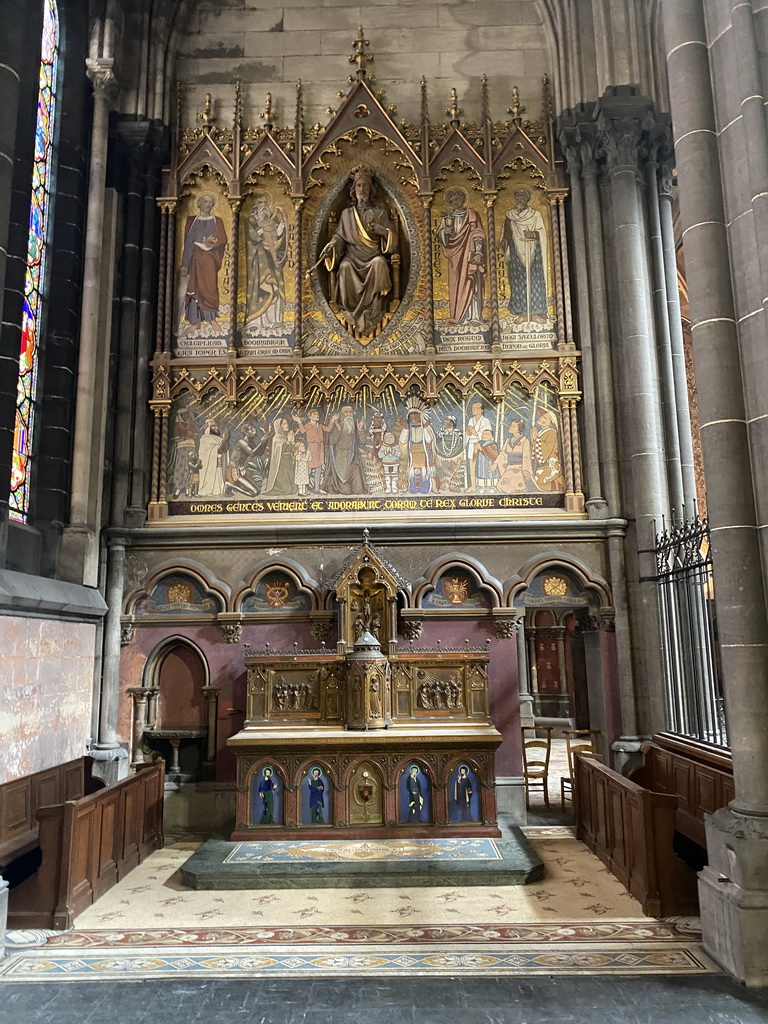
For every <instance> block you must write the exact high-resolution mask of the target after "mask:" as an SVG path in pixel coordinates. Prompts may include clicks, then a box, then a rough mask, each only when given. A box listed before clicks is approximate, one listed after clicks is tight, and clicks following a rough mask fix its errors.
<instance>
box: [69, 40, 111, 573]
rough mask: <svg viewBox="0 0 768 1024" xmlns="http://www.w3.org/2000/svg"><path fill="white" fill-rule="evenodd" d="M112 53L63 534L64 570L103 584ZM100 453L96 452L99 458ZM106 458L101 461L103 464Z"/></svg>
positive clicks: (104, 78) (96, 102)
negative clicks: (99, 441)
mask: <svg viewBox="0 0 768 1024" xmlns="http://www.w3.org/2000/svg"><path fill="white" fill-rule="evenodd" d="M113 63H114V61H113V59H112V57H93V58H89V59H88V61H87V72H88V77H89V78H90V79H91V82H92V83H93V120H92V122H91V157H90V166H89V173H88V204H87V215H86V216H87V219H86V227H85V256H84V261H83V268H84V269H83V300H82V308H81V321H80V351H79V357H78V368H77V406H76V411H75V434H74V442H73V447H72V484H71V498H70V522H69V526H68V527H67V529H66V531H65V533H64V536H63V537H62V549H61V571H62V574H63V575H64V576H65V577H66V578H68V579H70V580H71V581H72V582H74V583H85V584H86V585H88V586H97V584H98V569H99V527H100V514H99V510H100V504H101V491H102V486H103V457H102V458H101V460H100V459H99V448H98V446H97V447H96V448H95V449H94V446H93V440H94V437H97V438H101V437H103V432H104V423H103V421H102V415H101V414H100V413H101V410H103V408H104V395H103V394H102V388H103V387H104V383H105V382H104V380H103V376H104V374H103V366H104V354H103V346H104V344H105V343H106V342H105V339H104V338H103V337H102V332H103V324H102V311H103V308H104V306H103V303H104V297H103V296H102V285H103V280H104V279H103V276H102V269H103V260H104V227H105V211H106V180H107V149H108V142H109V111H110V108H111V106H112V101H113V98H114V96H115V94H116V91H117V85H116V81H115V76H114V73H113V71H112V67H113ZM94 453H95V456H96V457H94ZM100 463H101V464H100Z"/></svg>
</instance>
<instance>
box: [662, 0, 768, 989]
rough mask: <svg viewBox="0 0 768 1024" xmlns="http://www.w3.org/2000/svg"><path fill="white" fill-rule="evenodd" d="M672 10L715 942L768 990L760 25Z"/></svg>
mask: <svg viewBox="0 0 768 1024" xmlns="http://www.w3.org/2000/svg"><path fill="white" fill-rule="evenodd" d="M662 13H663V21H664V35H665V40H666V47H667V64H668V71H669V86H670V101H671V108H672V118H673V124H674V141H675V154H676V167H677V173H678V178H679V182H680V207H681V215H682V221H683V239H684V245H685V257H686V260H685V262H686V277H687V283H688V297H689V304H690V311H691V321H692V338H693V353H694V363H695V369H696V381H697V391H698V400H699V415H700V420H701V443H702V452H703V457H704V470H705V475H706V481H707V510H708V517H709V521H710V528H711V538H712V558H713V566H714V584H715V588H714V589H715V602H716V607H717V624H718V634H719V639H720V651H721V662H722V673H723V681H724V687H725V699H726V708H727V716H728V730H729V735H730V738H731V744H732V747H731V749H732V755H733V772H734V788H735V797H734V800H733V801H732V802H731V804H730V805H729V806H728V807H727V808H723V809H722V810H720V811H717V812H716V813H715V814H714V815H713V816H712V817H710V818H709V819H708V820H707V824H706V832H707V854H708V861H709V863H708V866H707V867H706V868H705V869H704V870H703V871H702V873H701V874H700V876H699V896H700V903H701V918H702V927H703V937H704V946H705V949H706V950H707V951H708V952H709V953H710V954H711V955H713V956H714V957H715V959H716V960H717V961H718V962H719V963H720V964H722V965H723V966H724V967H726V968H727V969H728V970H729V971H731V973H732V974H734V975H736V977H737V978H739V979H740V980H741V981H744V982H746V983H748V984H753V985H765V984H767V983H768V944H766V941H765V937H766V935H768V771H766V767H767V766H768V617H767V615H766V582H767V580H766V563H767V561H768V559H767V558H766V553H767V550H768V536H766V534H768V530H766V526H768V507H767V506H768V455H767V454H766V452H768V444H767V440H768V415H767V414H768V393H767V391H766V386H765V384H766V378H767V373H768V367H767V365H766V346H765V337H766V298H765V296H766V294H768V289H766V276H767V271H768V256H767V254H768V229H767V227H766V224H765V214H766V197H768V132H767V129H766V122H765V114H764V109H763V108H764V101H763V93H764V89H763V86H762V80H761V74H760V69H759V67H758V64H757V45H756V34H755V22H754V19H755V18H757V17H759V15H756V14H754V10H753V5H751V4H745V3H740V4H734V5H733V6H732V7H731V5H729V4H727V3H725V2H723V3H719V4H716V5H715V4H711V3H707V5H706V17H705V10H704V4H703V0H663V3H662ZM716 111H717V115H716ZM724 192H725V194H724ZM726 208H727V211H728V213H727V217H726Z"/></svg>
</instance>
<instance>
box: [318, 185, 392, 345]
mask: <svg viewBox="0 0 768 1024" xmlns="http://www.w3.org/2000/svg"><path fill="white" fill-rule="evenodd" d="M350 195H351V198H352V202H351V204H350V205H349V206H348V207H347V208H346V209H345V210H342V212H341V216H340V218H339V224H338V227H337V228H336V231H335V233H334V235H333V237H332V238H331V240H330V241H329V242H328V244H327V245H326V246H325V248H324V249H323V251H322V252H321V254H320V258H321V259H322V260H324V261H325V267H326V270H328V271H329V272H330V271H331V270H333V269H334V267H338V271H337V290H338V303H339V306H340V307H341V319H342V320H343V321H344V323H346V325H347V327H348V328H349V329H350V330H351V331H356V332H357V333H358V334H369V333H371V332H372V331H374V330H375V329H376V327H377V326H378V325H379V323H380V321H381V318H382V316H383V315H384V311H385V309H386V296H387V295H389V293H390V291H391V290H392V276H391V274H390V270H389V263H388V261H387V259H386V255H388V254H389V253H391V252H392V251H393V249H394V235H393V233H392V228H391V226H390V223H389V217H388V215H387V212H386V210H384V209H382V208H381V207H380V206H376V205H375V198H376V196H375V190H374V183H373V172H372V171H371V170H370V168H368V167H363V166H361V167H357V168H355V170H354V171H353V172H352V187H351V189H350Z"/></svg>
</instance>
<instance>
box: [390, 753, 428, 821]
mask: <svg viewBox="0 0 768 1024" xmlns="http://www.w3.org/2000/svg"><path fill="white" fill-rule="evenodd" d="M398 791H399V795H400V824H401V825H422V824H427V823H429V822H431V821H432V783H431V780H430V778H429V776H428V775H427V773H426V772H425V771H424V769H423V768H422V767H421V766H420V765H418V764H411V765H409V766H408V768H407V769H406V771H404V772H403V774H402V775H401V776H400V784H399V787H398Z"/></svg>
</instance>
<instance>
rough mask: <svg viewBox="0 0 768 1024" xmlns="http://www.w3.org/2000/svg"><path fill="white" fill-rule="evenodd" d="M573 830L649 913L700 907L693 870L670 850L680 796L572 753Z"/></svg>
mask: <svg viewBox="0 0 768 1024" xmlns="http://www.w3.org/2000/svg"><path fill="white" fill-rule="evenodd" d="M574 776H575V777H574V787H573V789H574V811H575V813H576V836H577V838H578V839H580V840H581V841H582V842H583V843H585V844H586V845H587V846H588V847H589V848H590V850H592V851H593V853H595V854H596V855H597V856H598V857H599V858H600V860H601V861H602V862H603V864H605V866H606V867H607V868H608V870H609V871H610V872H611V873H612V874H614V875H615V876H616V878H618V879H619V881H620V882H621V883H622V884H623V885H624V886H625V887H626V888H627V889H628V890H629V891H630V892H631V893H632V895H633V896H634V897H635V899H636V900H638V902H639V903H640V904H641V906H642V908H643V913H644V914H647V915H648V916H650V917H666V916H667V915H670V914H696V913H698V897H697V890H696V872H695V871H694V870H693V869H692V868H690V867H689V866H688V865H687V864H685V863H684V862H683V861H682V860H680V859H679V858H678V857H677V856H676V854H675V852H674V850H673V845H672V844H673V838H674V834H675V827H676V826H675V820H676V814H677V809H678V797H677V796H676V795H674V794H666V793H653V792H651V791H650V790H648V789H644V788H643V787H642V786H639V785H638V784H637V783H635V782H632V781H630V780H629V779H627V778H625V777H624V776H623V775H619V774H618V773H617V772H615V771H613V770H612V769H610V768H608V767H606V765H604V764H602V763H601V762H599V761H597V760H596V759H594V758H587V757H580V756H579V755H577V756H576V758H575V773H574Z"/></svg>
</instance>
